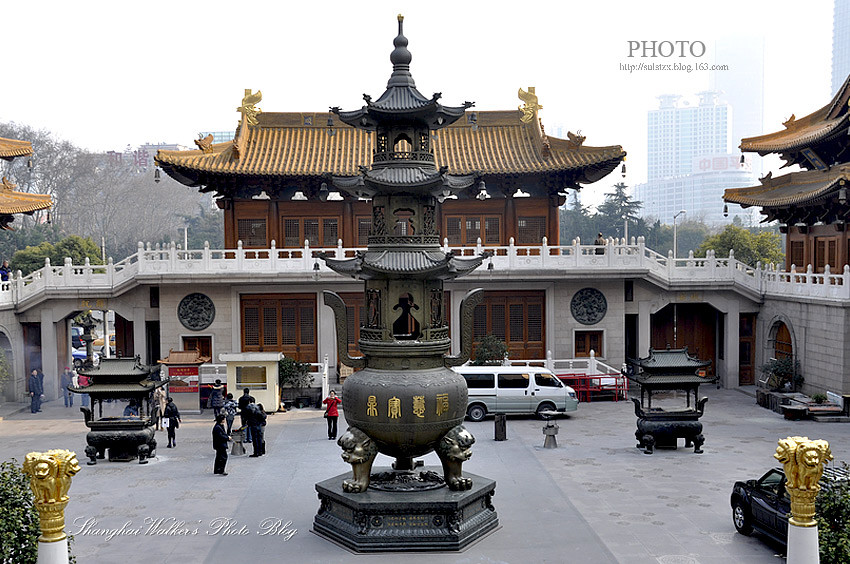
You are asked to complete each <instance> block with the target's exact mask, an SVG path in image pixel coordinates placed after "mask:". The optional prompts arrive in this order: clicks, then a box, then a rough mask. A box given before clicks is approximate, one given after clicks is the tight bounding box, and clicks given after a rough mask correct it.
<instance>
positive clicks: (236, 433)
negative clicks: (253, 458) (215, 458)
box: [230, 427, 245, 456]
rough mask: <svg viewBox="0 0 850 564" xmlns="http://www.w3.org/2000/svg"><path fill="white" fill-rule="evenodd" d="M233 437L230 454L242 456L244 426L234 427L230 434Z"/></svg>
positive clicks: (243, 453)
mask: <svg viewBox="0 0 850 564" xmlns="http://www.w3.org/2000/svg"><path fill="white" fill-rule="evenodd" d="M231 437H232V438H233V447H232V448H231V449H230V455H231V456H244V455H245V445H244V441H245V432H244V428H242V427H240V428H239V429H234V430H233V433H232V435H231Z"/></svg>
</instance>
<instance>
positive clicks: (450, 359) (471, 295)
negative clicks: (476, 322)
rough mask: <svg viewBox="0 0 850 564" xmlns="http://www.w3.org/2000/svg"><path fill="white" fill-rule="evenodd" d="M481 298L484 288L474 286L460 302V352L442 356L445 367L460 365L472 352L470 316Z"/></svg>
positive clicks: (482, 297)
mask: <svg viewBox="0 0 850 564" xmlns="http://www.w3.org/2000/svg"><path fill="white" fill-rule="evenodd" d="M483 299H484V289H483V288H475V289H473V290H470V291H469V292H467V293H466V296H464V298H463V300H462V301H461V302H460V353H459V354H457V355H455V356H449V355H446V356H445V357H443V364H445V365H446V366H447V367H452V366H460V365H461V364H463V363H464V362H466V361H467V360H469V356H470V355H471V354H472V316H473V314H474V313H475V307H476V306H477V305H478V304H480V303H481V301H482V300H483Z"/></svg>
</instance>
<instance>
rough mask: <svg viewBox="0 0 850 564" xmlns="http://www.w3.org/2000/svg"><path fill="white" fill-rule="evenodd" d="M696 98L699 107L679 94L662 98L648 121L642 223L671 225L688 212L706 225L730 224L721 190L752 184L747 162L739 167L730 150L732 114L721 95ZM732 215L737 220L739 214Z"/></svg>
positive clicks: (640, 191) (640, 188)
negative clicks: (649, 219) (675, 217)
mask: <svg viewBox="0 0 850 564" xmlns="http://www.w3.org/2000/svg"><path fill="white" fill-rule="evenodd" d="M698 96H699V101H698V103H697V104H696V105H692V104H690V103H689V101H688V100H685V99H683V97H682V96H679V95H675V94H666V95H663V96H659V97H658V99H659V102H660V104H659V107H658V109H656V110H650V112H649V114H648V116H647V165H648V169H647V182H646V184H639V185H637V186H635V192H634V196H635V199H637V200H640V201H641V202H643V209H642V210H641V213H642V215H643V216H644V217H653V218H657V219H660V220H661V221H662V222H664V223H669V222H671V221H672V220H673V215H674V214H675V213H677V212H678V211H680V210H685V211H687V212H688V217H690V218H695V219H696V218H699V219H702V220H703V221H705V222H706V223H714V224H717V223H724V222H728V221H730V219H729V218H728V217H727V216H724V210H723V201H722V196H723V190H725V189H726V188H731V187H738V186H748V185H750V184H751V183H752V182H753V176H752V170H751V168H750V163H749V161H747V162H745V163H743V164H742V163H740V157H739V155H738V154H737V153H734V152H733V151H732V150H731V147H730V142H729V131H730V126H731V121H732V110H731V108H730V107H729V105H728V104H726V103H725V102H722V101H721V100H720V94H719V93H718V92H717V91H713V90H708V91H704V92H700V93H699V95H698ZM729 211H730V212H731V213H732V217H733V218H734V215H736V214H740V213H741V212H740V210H729ZM744 213H745V215H747V216H749V213H748V212H744ZM742 220H743V221H745V223H749V217H742Z"/></svg>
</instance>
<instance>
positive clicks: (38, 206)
mask: <svg viewBox="0 0 850 564" xmlns="http://www.w3.org/2000/svg"><path fill="white" fill-rule="evenodd" d="M14 188H15V185H14V184H12V183H11V182H9V181H8V180H7V179H6V178H5V177H4V178H3V179H2V181H0V214H5V215H9V214H14V213H32V212H34V211H38V210H45V209H47V208H49V207H50V206H52V205H53V200H52V199H51V198H50V194H30V193H29V192H17V191H15V190H14Z"/></svg>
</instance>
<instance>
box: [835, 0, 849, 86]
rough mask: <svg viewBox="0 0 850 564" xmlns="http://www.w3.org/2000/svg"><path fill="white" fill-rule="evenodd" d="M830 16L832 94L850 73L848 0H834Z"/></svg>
mask: <svg viewBox="0 0 850 564" xmlns="http://www.w3.org/2000/svg"><path fill="white" fill-rule="evenodd" d="M834 6H835V8H834V11H833V17H832V95H833V96H835V93H836V92H838V89H839V88H841V85H842V84H844V80H845V79H846V78H847V75H850V0H835V4H834Z"/></svg>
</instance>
